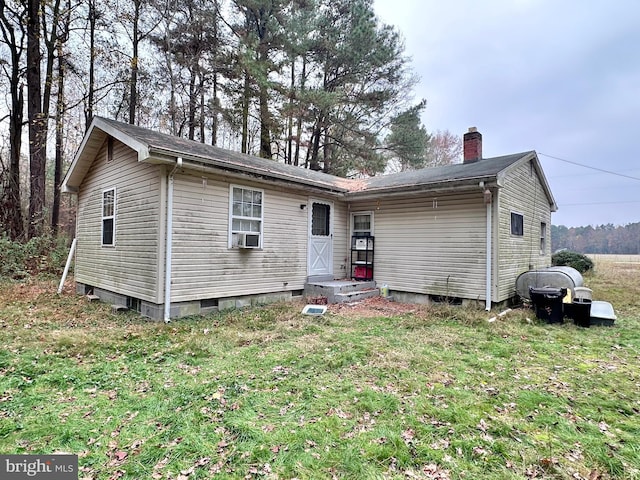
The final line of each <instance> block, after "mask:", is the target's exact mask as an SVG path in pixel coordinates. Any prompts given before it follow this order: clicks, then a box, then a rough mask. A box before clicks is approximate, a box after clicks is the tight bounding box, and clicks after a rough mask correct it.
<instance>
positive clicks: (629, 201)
mask: <svg viewBox="0 0 640 480" xmlns="http://www.w3.org/2000/svg"><path fill="white" fill-rule="evenodd" d="M622 203H640V200H628V201H626V202H625V201H623V202H590V203H560V204H559V206H560V207H576V206H579V205H620V204H622Z"/></svg>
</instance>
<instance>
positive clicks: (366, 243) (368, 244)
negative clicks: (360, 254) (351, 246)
mask: <svg viewBox="0 0 640 480" xmlns="http://www.w3.org/2000/svg"><path fill="white" fill-rule="evenodd" d="M355 249H356V250H373V241H372V240H371V239H370V238H366V237H365V238H356V239H355Z"/></svg>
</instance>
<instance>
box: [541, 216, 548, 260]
mask: <svg viewBox="0 0 640 480" xmlns="http://www.w3.org/2000/svg"><path fill="white" fill-rule="evenodd" d="M545 253H547V224H546V223H545V222H540V255H544V254H545Z"/></svg>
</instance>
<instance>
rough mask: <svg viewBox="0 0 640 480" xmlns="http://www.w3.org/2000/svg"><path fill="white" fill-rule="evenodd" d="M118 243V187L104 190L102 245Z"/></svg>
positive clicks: (107, 245)
mask: <svg viewBox="0 0 640 480" xmlns="http://www.w3.org/2000/svg"><path fill="white" fill-rule="evenodd" d="M115 244H116V189H115V188H110V189H109V190H104V191H103V192H102V246H103V247H113V246H115Z"/></svg>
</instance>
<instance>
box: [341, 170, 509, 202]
mask: <svg viewBox="0 0 640 480" xmlns="http://www.w3.org/2000/svg"><path fill="white" fill-rule="evenodd" d="M496 180H497V179H496V176H495V175H482V176H477V177H469V178H464V179H460V178H455V179H451V180H444V181H439V182H432V183H420V184H413V185H398V186H393V187H380V188H365V189H363V190H358V191H351V192H348V193H347V194H346V198H347V200H350V201H353V200H367V199H370V198H372V197H376V198H378V197H381V196H402V195H412V194H413V195H415V194H421V193H448V192H460V191H473V190H479V189H480V188H498V187H499V185H498V183H497V181H496ZM481 182H484V185H483V186H482V187H481V186H480V183H481Z"/></svg>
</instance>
